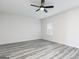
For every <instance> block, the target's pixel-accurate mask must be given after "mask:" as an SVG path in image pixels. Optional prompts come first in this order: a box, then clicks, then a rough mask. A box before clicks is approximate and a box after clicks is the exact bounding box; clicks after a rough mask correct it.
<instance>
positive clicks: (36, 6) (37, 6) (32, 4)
mask: <svg viewBox="0 0 79 59" xmlns="http://www.w3.org/2000/svg"><path fill="white" fill-rule="evenodd" d="M31 6H34V7H40V6H37V5H33V4H31Z"/></svg>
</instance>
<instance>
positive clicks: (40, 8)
mask: <svg viewBox="0 0 79 59" xmlns="http://www.w3.org/2000/svg"><path fill="white" fill-rule="evenodd" d="M44 4H45V0H41V6H37V5H33V4H31V6H34V7H38V9H37V10H36V12H37V11H39V10H41V11H44V12H46V13H47V12H48V11H47V10H46V8H54V6H44Z"/></svg>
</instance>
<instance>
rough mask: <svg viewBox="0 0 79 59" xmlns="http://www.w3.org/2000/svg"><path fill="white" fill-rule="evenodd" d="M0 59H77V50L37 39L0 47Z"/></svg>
mask: <svg viewBox="0 0 79 59" xmlns="http://www.w3.org/2000/svg"><path fill="white" fill-rule="evenodd" d="M0 59H79V49H78V48H75V47H70V46H67V45H64V44H59V43H56V42H51V41H47V40H43V39H38V40H31V41H24V42H17V43H11V44H5V45H0Z"/></svg>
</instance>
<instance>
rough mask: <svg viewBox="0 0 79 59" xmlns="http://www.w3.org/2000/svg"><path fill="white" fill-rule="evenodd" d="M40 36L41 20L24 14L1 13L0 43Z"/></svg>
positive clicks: (38, 37)
mask: <svg viewBox="0 0 79 59" xmlns="http://www.w3.org/2000/svg"><path fill="white" fill-rule="evenodd" d="M40 38H41V23H40V20H38V19H32V18H29V17H23V16H15V15H7V14H0V44H6V43H13V42H20V41H27V40H33V39H40Z"/></svg>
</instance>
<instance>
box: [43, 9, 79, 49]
mask: <svg viewBox="0 0 79 59" xmlns="http://www.w3.org/2000/svg"><path fill="white" fill-rule="evenodd" d="M48 24H52V25H51V28H49V27H50V26H49V27H48ZM51 33H52V34H51ZM42 35H43V36H42V38H44V39H46V40H50V41H55V42H58V43H62V44H67V45H70V46H73V47H78V48H79V8H76V9H73V10H71V11H66V12H63V13H60V14H58V15H55V16H51V17H48V18H45V19H43V20H42Z"/></svg>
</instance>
